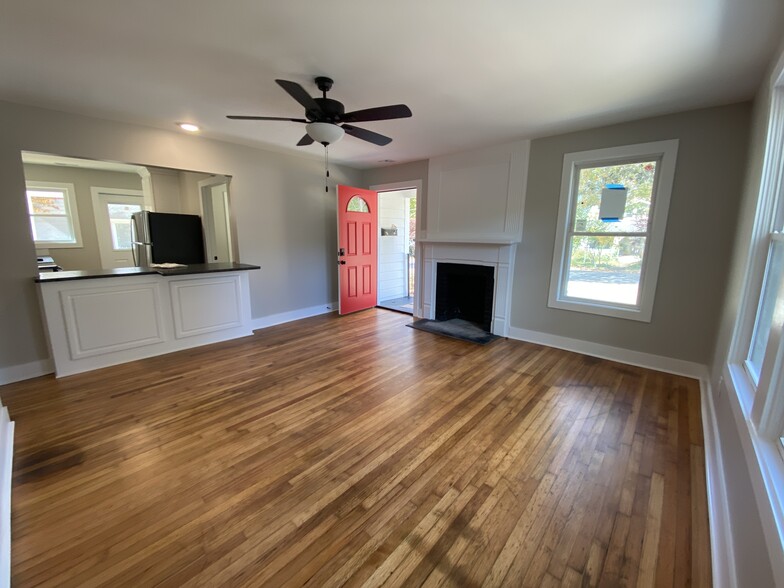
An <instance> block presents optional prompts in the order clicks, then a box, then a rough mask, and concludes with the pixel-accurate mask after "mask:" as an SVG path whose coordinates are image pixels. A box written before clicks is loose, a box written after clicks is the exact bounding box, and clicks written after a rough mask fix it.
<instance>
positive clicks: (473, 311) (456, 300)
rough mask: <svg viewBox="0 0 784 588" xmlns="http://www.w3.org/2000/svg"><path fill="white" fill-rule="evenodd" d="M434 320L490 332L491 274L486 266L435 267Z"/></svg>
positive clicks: (491, 312) (491, 310)
mask: <svg viewBox="0 0 784 588" xmlns="http://www.w3.org/2000/svg"><path fill="white" fill-rule="evenodd" d="M436 265H437V268H436V312H435V316H436V320H438V321H447V320H449V319H453V318H459V319H463V320H466V321H469V322H471V323H473V324H475V325H476V326H478V327H480V328H481V329H482V330H484V331H487V332H488V333H489V332H490V329H491V327H492V323H493V292H494V289H495V288H494V286H495V278H494V274H495V270H494V268H492V267H490V266H486V265H474V264H466V263H441V262H439V263H437V264H436Z"/></svg>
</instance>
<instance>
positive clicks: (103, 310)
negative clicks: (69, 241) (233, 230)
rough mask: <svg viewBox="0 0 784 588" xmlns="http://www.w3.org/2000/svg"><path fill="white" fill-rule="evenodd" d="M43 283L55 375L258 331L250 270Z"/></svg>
mask: <svg viewBox="0 0 784 588" xmlns="http://www.w3.org/2000/svg"><path fill="white" fill-rule="evenodd" d="M38 286H39V291H40V294H41V303H42V308H43V312H44V320H45V324H46V327H47V333H48V339H49V346H50V350H51V354H52V358H53V359H54V367H55V373H56V375H57V376H58V377H59V376H66V375H70V374H76V373H79V372H84V371H88V370H92V369H96V368H101V367H106V366H110V365H115V364H118V363H124V362H127V361H134V360H137V359H142V358H145V357H152V356H154V355H160V354H163V353H169V352H172V351H177V350H179V349H186V348H188V347H196V346H198V345H205V344H208V343H215V342H217V341H224V340H227V339H234V338H236V337H243V336H246V335H250V334H252V332H253V331H252V328H251V318H250V289H249V286H248V272H247V271H240V272H225V273H219V274H215V273H212V274H193V275H188V276H160V275H143V276H124V277H112V278H92V279H82V280H68V281H53V282H45V283H40V284H38Z"/></svg>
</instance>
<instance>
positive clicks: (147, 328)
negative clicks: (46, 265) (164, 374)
mask: <svg viewBox="0 0 784 588" xmlns="http://www.w3.org/2000/svg"><path fill="white" fill-rule="evenodd" d="M60 301H61V303H62V309H63V319H64V321H65V332H66V334H67V337H68V348H69V351H70V357H71V359H73V360H77V359H81V358H83V357H89V356H91V355H100V354H105V353H110V352H112V351H121V350H123V349H131V348H133V347H141V346H144V345H153V344H155V343H162V342H164V341H165V340H166V339H165V335H164V328H163V320H162V318H161V296H160V292H159V284H158V282H154V281H150V282H141V283H137V282H132V283H125V284H123V285H116V286H115V285H112V286H109V285H108V284H107V280H103V283H99V284H96V287H93V288H84V287H82V288H78V289H73V290H71V289H68V290H63V291H61V292H60Z"/></svg>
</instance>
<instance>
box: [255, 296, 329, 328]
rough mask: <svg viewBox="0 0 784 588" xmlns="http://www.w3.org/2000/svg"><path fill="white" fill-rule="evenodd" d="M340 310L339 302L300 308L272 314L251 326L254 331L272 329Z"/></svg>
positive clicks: (259, 319) (257, 320)
mask: <svg viewBox="0 0 784 588" xmlns="http://www.w3.org/2000/svg"><path fill="white" fill-rule="evenodd" d="M337 309H338V303H337V302H330V303H329V304H319V305H318V306H310V307H308V308H298V309H297V310H289V311H287V312H280V313H278V314H270V315H268V316H262V317H259V318H254V319H251V321H250V325H251V328H252V329H253V330H254V331H257V330H259V329H264V328H266V327H272V326H274V325H281V324H283V323H289V322H291V321H298V320H300V319H304V318H309V317H312V316H317V315H320V314H327V313H328V312H334V311H336V310H337Z"/></svg>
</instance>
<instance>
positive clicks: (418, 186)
mask: <svg viewBox="0 0 784 588" xmlns="http://www.w3.org/2000/svg"><path fill="white" fill-rule="evenodd" d="M369 189H370V190H375V191H376V192H378V193H381V192H396V191H398V190H414V191H415V192H416V197H415V200H416V230H417V240H416V246H415V249H414V252H415V257H414V318H421V317H422V316H424V314H423V311H422V288H421V287H420V285H421V284H422V254H423V252H424V250H423V246H422V243H421V242H420V240H419V237H420V235H422V230H423V221H424V214H423V210H422V204H423V198H422V180H407V181H404V182H392V183H389V184H375V185H373V186H370V188H369ZM376 217H378V209H376ZM379 232H380V231H379ZM376 238H377V239H378V238H380V237H379V236H378V235H376Z"/></svg>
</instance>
